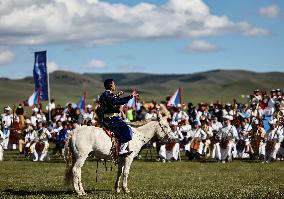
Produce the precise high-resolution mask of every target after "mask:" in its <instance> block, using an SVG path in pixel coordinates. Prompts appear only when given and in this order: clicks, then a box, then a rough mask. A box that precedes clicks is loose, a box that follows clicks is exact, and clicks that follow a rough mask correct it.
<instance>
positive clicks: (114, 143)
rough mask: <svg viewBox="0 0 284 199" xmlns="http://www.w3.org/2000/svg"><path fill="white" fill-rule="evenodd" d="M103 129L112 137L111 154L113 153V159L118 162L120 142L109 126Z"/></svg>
mask: <svg viewBox="0 0 284 199" xmlns="http://www.w3.org/2000/svg"><path fill="white" fill-rule="evenodd" d="M103 130H104V132H105V133H106V134H107V136H108V137H110V139H111V149H110V155H111V158H112V161H113V162H114V163H117V161H118V155H119V148H120V143H119V141H118V139H117V138H116V137H115V135H114V133H113V132H112V131H111V130H109V129H107V128H103Z"/></svg>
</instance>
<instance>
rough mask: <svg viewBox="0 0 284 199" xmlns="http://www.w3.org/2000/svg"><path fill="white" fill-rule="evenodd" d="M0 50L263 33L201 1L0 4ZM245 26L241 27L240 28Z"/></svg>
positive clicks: (29, 0) (9, 0) (14, 0)
mask: <svg viewBox="0 0 284 199" xmlns="http://www.w3.org/2000/svg"><path fill="white" fill-rule="evenodd" d="M0 13H1V14H0V35H1V37H0V45H1V44H2V45H19V44H22V45H38V44H47V43H48V44H50V43H56V44H58V43H68V44H80V45H85V46H96V45H100V44H110V43H115V42H122V41H129V40H141V39H152V38H168V37H186V38H188V37H202V36H214V35H222V34H225V33H227V32H236V33H239V34H242V35H249V36H254V35H266V34H267V33H268V31H267V30H264V29H262V28H259V27H254V26H252V25H250V24H248V23H247V22H245V21H244V22H234V21H232V20H230V19H229V18H228V17H227V16H216V15H213V14H212V13H210V9H209V7H208V6H207V5H206V4H205V3H204V2H203V1H202V0H190V1H189V0H168V1H167V2H166V3H165V4H163V5H155V4H150V3H139V4H137V5H135V6H128V5H124V4H121V3H119V4H114V3H109V2H105V1H99V0H68V1H67V0H49V1H45V0H21V1H19V0H1V6H0ZM243 23H247V24H248V26H247V27H246V28H243V27H242V24H243Z"/></svg>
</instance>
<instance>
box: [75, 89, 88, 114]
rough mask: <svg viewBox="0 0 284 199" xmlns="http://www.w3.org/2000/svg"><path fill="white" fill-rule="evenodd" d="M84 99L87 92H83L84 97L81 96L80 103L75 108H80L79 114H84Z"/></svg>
mask: <svg viewBox="0 0 284 199" xmlns="http://www.w3.org/2000/svg"><path fill="white" fill-rule="evenodd" d="M86 99H87V92H86V91H84V96H82V97H81V99H80V101H79V102H78V103H77V107H78V108H80V110H81V113H85V111H86Z"/></svg>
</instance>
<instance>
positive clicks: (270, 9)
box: [259, 5, 280, 18]
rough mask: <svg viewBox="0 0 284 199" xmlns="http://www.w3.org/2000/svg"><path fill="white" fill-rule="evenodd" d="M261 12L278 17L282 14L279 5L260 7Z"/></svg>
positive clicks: (266, 15) (267, 15)
mask: <svg viewBox="0 0 284 199" xmlns="http://www.w3.org/2000/svg"><path fill="white" fill-rule="evenodd" d="M259 14H260V15H262V16H265V17H270V18H277V17H279V16H280V9H279V7H278V6H277V5H270V6H266V7H263V8H260V9H259Z"/></svg>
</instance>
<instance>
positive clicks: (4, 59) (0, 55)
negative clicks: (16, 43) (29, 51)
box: [0, 50, 14, 65]
mask: <svg viewBox="0 0 284 199" xmlns="http://www.w3.org/2000/svg"><path fill="white" fill-rule="evenodd" d="M13 60H14V54H13V52H12V51H10V50H0V65H4V64H9V63H11V62H12V61H13Z"/></svg>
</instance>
